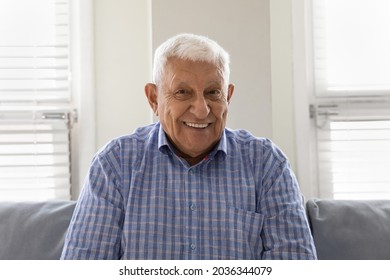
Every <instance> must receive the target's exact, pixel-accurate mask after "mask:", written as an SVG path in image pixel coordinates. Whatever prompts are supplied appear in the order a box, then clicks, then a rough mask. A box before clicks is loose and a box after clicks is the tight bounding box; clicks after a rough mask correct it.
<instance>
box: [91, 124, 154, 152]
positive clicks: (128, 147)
mask: <svg viewBox="0 0 390 280" xmlns="http://www.w3.org/2000/svg"><path fill="white" fill-rule="evenodd" d="M158 130H159V127H158V124H151V125H147V126H143V127H139V128H137V129H136V130H134V132H133V133H131V134H127V135H122V136H119V137H117V138H114V139H112V140H110V141H109V142H108V143H107V144H105V145H104V146H103V147H102V148H100V150H99V151H98V152H97V156H99V157H112V156H114V157H122V156H124V155H126V156H128V155H129V154H135V153H137V152H139V151H140V150H142V149H143V148H144V147H145V145H153V143H157V137H158Z"/></svg>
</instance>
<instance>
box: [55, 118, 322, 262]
mask: <svg viewBox="0 0 390 280" xmlns="http://www.w3.org/2000/svg"><path fill="white" fill-rule="evenodd" d="M315 258H316V253H315V248H314V245H313V240H312V237H311V234H310V230H309V227H308V224H307V220H306V216H305V210H304V207H303V205H302V201H301V194H300V192H299V188H298V185H297V181H296V178H295V176H294V174H293V173H292V171H291V169H290V167H289V164H288V162H287V160H286V157H285V156H284V155H283V153H282V152H281V151H280V150H279V149H278V148H277V147H276V146H275V145H273V144H272V143H271V142H270V141H269V140H267V139H264V138H255V137H253V136H252V135H251V134H249V133H248V132H247V131H244V130H237V131H233V130H230V129H225V131H224V133H223V135H222V138H221V141H220V143H219V144H218V146H217V147H216V148H215V150H214V151H212V152H211V153H210V154H209V155H208V156H207V157H206V158H204V160H203V161H202V162H200V163H199V164H197V165H195V166H192V167H191V166H189V165H188V164H187V162H185V161H184V160H183V159H181V158H179V157H178V156H176V155H175V153H174V152H173V149H172V147H171V145H170V143H169V142H168V141H167V138H166V136H165V133H164V131H163V130H162V128H161V126H160V124H159V123H156V124H153V125H149V126H146V127H143V128H140V129H138V130H136V131H135V132H134V133H133V134H132V135H128V136H123V137H120V138H118V139H115V140H113V141H111V142H110V143H109V144H108V145H107V146H105V147H104V148H103V149H102V150H101V151H100V152H99V153H98V154H97V155H96V156H95V157H94V159H93V162H92V164H91V167H90V170H89V174H88V176H87V178H86V181H85V185H84V188H83V190H82V193H81V195H80V199H79V201H78V204H77V207H76V209H75V213H74V215H73V218H72V221H71V224H70V228H69V231H68V234H67V236H66V239H65V246H64V250H63V253H62V259H315Z"/></svg>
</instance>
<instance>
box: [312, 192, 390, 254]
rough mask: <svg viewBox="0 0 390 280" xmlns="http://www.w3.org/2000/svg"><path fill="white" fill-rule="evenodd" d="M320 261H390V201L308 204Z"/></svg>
mask: <svg viewBox="0 0 390 280" xmlns="http://www.w3.org/2000/svg"><path fill="white" fill-rule="evenodd" d="M306 209H307V214H308V220H309V223H310V226H311V230H312V234H313V238H314V243H315V245H316V249H317V255H318V259H325V260H340V259H347V260H358V259H363V260H381V259H385V260H390V200H365V201H362V200H326V199H312V200H309V201H307V203H306Z"/></svg>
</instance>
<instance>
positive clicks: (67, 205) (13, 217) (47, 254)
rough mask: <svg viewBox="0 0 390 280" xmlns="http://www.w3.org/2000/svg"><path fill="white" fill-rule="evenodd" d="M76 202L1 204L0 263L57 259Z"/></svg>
mask: <svg viewBox="0 0 390 280" xmlns="http://www.w3.org/2000/svg"><path fill="white" fill-rule="evenodd" d="M75 204H76V202H74V201H49V202H17V203H16V202H1V203H0V239H1V240H0V259H2V260H17V259H19V260H20V259H24V260H50V259H59V258H60V256H61V251H62V247H63V244H64V237H65V233H66V231H67V229H68V226H69V222H70V219H71V217H72V213H73V210H74V207H75Z"/></svg>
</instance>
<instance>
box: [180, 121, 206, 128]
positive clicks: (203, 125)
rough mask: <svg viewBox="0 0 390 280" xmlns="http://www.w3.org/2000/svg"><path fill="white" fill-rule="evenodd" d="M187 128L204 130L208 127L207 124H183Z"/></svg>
mask: <svg viewBox="0 0 390 280" xmlns="http://www.w3.org/2000/svg"><path fill="white" fill-rule="evenodd" d="M185 124H186V125H187V126H189V127H194V128H206V127H208V126H209V124H208V123H188V122H186V123H185Z"/></svg>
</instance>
